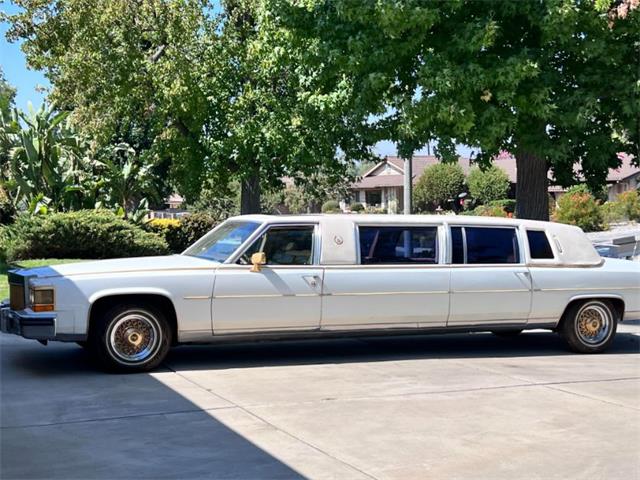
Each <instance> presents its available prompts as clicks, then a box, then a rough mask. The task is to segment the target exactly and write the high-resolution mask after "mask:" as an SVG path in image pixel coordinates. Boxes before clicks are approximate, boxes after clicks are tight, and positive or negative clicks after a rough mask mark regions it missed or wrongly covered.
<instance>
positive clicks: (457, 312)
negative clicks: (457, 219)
mask: <svg viewBox="0 0 640 480" xmlns="http://www.w3.org/2000/svg"><path fill="white" fill-rule="evenodd" d="M451 252H452V254H451V264H452V265H451V309H450V312H449V321H448V323H447V325H448V326H460V325H503V326H511V325H513V326H520V325H525V324H526V323H527V319H528V317H529V312H530V310H531V291H532V288H531V275H530V273H529V270H528V268H527V266H526V265H525V264H524V257H523V255H522V247H521V245H520V242H519V240H518V229H517V228H516V227H510V226H504V227H503V226H490V227H485V226H473V227H470V226H465V227H451Z"/></svg>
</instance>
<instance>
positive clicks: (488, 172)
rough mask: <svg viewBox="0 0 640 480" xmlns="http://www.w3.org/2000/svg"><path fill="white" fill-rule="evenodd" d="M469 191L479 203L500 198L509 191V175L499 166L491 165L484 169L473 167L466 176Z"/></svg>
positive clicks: (486, 202)
mask: <svg viewBox="0 0 640 480" xmlns="http://www.w3.org/2000/svg"><path fill="white" fill-rule="evenodd" d="M467 185H468V186H469V193H470V194H471V196H472V197H473V198H475V199H476V200H477V201H478V202H479V203H481V204H489V203H491V202H493V201H495V200H502V199H504V198H505V197H506V196H507V193H508V192H509V176H508V175H507V174H506V173H505V171H504V170H502V169H501V168H498V167H496V166H495V165H492V166H490V167H488V168H486V169H484V170H482V169H481V168H480V167H474V168H472V169H471V171H470V172H469V175H468V176H467Z"/></svg>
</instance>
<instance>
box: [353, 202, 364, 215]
mask: <svg viewBox="0 0 640 480" xmlns="http://www.w3.org/2000/svg"><path fill="white" fill-rule="evenodd" d="M349 209H350V210H351V211H352V212H354V213H359V212H363V211H364V205H362V204H361V203H360V202H354V203H352V204H351V205H349Z"/></svg>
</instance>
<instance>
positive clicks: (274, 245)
mask: <svg viewBox="0 0 640 480" xmlns="http://www.w3.org/2000/svg"><path fill="white" fill-rule="evenodd" d="M316 229H317V227H316V225H315V224H296V225H272V226H270V227H269V228H268V229H267V230H266V231H265V232H264V233H263V234H262V235H260V236H259V237H258V239H257V240H256V241H255V242H253V244H252V245H251V246H250V247H249V248H248V249H247V250H246V251H245V252H243V254H242V255H241V256H240V257H239V259H238V261H237V262H235V263H233V264H223V265H221V266H220V267H219V268H218V269H217V270H216V277H215V282H214V288H213V302H212V305H211V308H212V318H213V332H214V335H215V334H221V333H222V334H223V333H249V332H252V331H257V332H259V331H269V330H272V331H280V330H282V331H286V330H314V329H318V328H319V325H320V303H321V293H322V269H321V268H320V267H318V266H317V252H316V245H317V243H318V242H317V238H316V237H317V234H316ZM256 252H264V253H265V254H266V260H267V263H266V265H263V266H262V268H261V270H260V271H259V272H252V271H251V265H250V258H251V255H252V254H253V253H256Z"/></svg>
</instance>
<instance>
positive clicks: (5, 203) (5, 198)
mask: <svg viewBox="0 0 640 480" xmlns="http://www.w3.org/2000/svg"><path fill="white" fill-rule="evenodd" d="M15 213H16V209H15V207H14V206H13V203H11V199H10V198H9V195H8V194H7V192H6V191H5V189H4V187H2V185H0V225H2V224H7V223H11V222H12V221H13V216H14V215H15Z"/></svg>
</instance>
